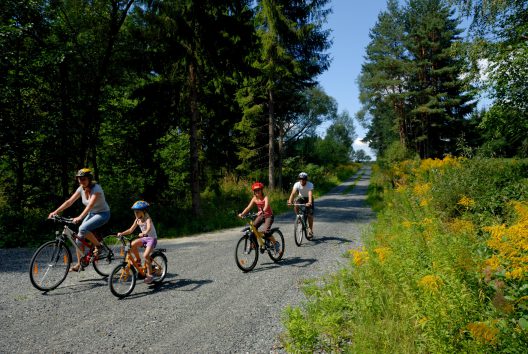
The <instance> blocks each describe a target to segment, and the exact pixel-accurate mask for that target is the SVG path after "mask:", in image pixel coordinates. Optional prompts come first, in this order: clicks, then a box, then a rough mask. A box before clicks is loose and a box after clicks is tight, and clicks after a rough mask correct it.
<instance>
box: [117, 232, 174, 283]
mask: <svg viewBox="0 0 528 354" xmlns="http://www.w3.org/2000/svg"><path fill="white" fill-rule="evenodd" d="M121 237H122V238H123V239H124V240H126V241H128V245H126V246H125V263H127V266H128V267H129V268H134V269H135V270H136V271H137V272H138V274H139V275H140V276H142V277H144V276H145V275H146V274H147V264H146V263H145V264H144V265H143V266H140V265H139V264H138V262H137V260H136V259H135V257H133V256H132V255H131V254H130V253H131V252H130V250H131V249H132V240H133V239H134V238H126V237H123V236H121ZM154 252H166V250H165V249H164V248H156V249H154V250H152V254H151V255H150V256H149V257H150V260H151V262H152V255H153V254H154ZM151 266H152V264H151ZM121 276H123V275H121Z"/></svg>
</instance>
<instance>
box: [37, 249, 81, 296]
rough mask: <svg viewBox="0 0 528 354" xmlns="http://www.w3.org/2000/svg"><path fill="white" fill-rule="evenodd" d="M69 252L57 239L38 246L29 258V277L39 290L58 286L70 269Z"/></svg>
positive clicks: (70, 257)
mask: <svg viewBox="0 0 528 354" xmlns="http://www.w3.org/2000/svg"><path fill="white" fill-rule="evenodd" d="M71 259H72V256H71V253H70V250H69V249H68V247H66V245H65V244H64V243H62V242H59V241H49V242H46V243H45V244H43V245H42V246H40V247H39V249H38V250H37V251H36V252H35V254H34V255H33V258H31V263H30V265H29V279H30V280H31V284H33V286H34V287H35V288H37V289H38V290H41V291H48V290H53V289H55V288H56V287H57V286H59V285H60V284H61V283H62V282H63V281H64V279H66V276H67V275H68V271H69V270H70V265H71Z"/></svg>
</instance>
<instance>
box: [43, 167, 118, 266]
mask: <svg viewBox="0 0 528 354" xmlns="http://www.w3.org/2000/svg"><path fill="white" fill-rule="evenodd" d="M75 178H76V179H77V182H78V183H79V188H77V190H76V191H75V192H74V193H73V194H72V196H71V197H70V198H69V199H68V200H67V201H65V202H64V203H62V205H61V206H60V207H58V208H57V209H56V210H55V211H52V212H51V213H50V214H49V215H48V218H52V217H53V216H55V215H57V214H58V213H60V212H61V211H63V210H65V209H68V208H69V207H70V206H71V205H72V204H73V203H74V202H75V201H76V200H77V199H79V198H81V200H82V203H83V204H84V205H85V208H84V210H83V211H82V213H81V214H80V215H79V216H77V217H75V218H73V222H74V223H75V224H78V223H79V222H81V221H82V223H81V226H79V233H78V236H79V238H81V239H83V238H85V237H86V238H87V239H88V240H89V241H90V242H91V243H92V244H93V245H94V246H95V250H94V255H97V254H98V252H99V248H98V247H99V246H100V243H99V241H98V240H97V238H96V237H95V235H94V234H93V231H94V230H95V229H98V228H100V227H101V226H103V225H104V224H106V223H107V222H108V220H109V219H110V207H109V206H108V203H107V202H106V199H105V195H104V191H103V188H101V186H100V185H99V184H98V183H96V182H95V181H94V180H93V179H94V176H93V174H92V170H91V169H89V168H81V169H80V170H79V171H77V174H76V175H75ZM80 246H81V248H82V245H80ZM76 253H77V264H75V265H74V266H73V267H71V268H70V272H78V271H79V270H80V269H82V268H81V257H82V255H81V254H80V252H79V251H78V250H77V251H76Z"/></svg>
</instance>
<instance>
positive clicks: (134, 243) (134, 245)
mask: <svg viewBox="0 0 528 354" xmlns="http://www.w3.org/2000/svg"><path fill="white" fill-rule="evenodd" d="M142 244H143V241H141V239H139V238H138V239H136V240H134V241H132V249H131V251H132V254H133V255H134V257H136V260H137V262H138V263H139V264H141V257H140V256H139V247H140V246H141V245H142Z"/></svg>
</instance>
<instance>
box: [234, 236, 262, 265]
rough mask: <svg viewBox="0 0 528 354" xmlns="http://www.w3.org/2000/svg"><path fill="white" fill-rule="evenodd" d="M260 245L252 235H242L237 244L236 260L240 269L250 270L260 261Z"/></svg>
mask: <svg viewBox="0 0 528 354" xmlns="http://www.w3.org/2000/svg"><path fill="white" fill-rule="evenodd" d="M258 248H259V247H258V245H257V243H256V242H255V240H254V239H253V238H252V237H249V236H247V235H244V236H242V238H240V240H238V243H237V245H236V249H235V261H236V265H237V267H238V268H240V270H242V271H244V272H249V271H250V270H252V269H253V268H255V265H256V264H257V261H258V252H259V250H258Z"/></svg>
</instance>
